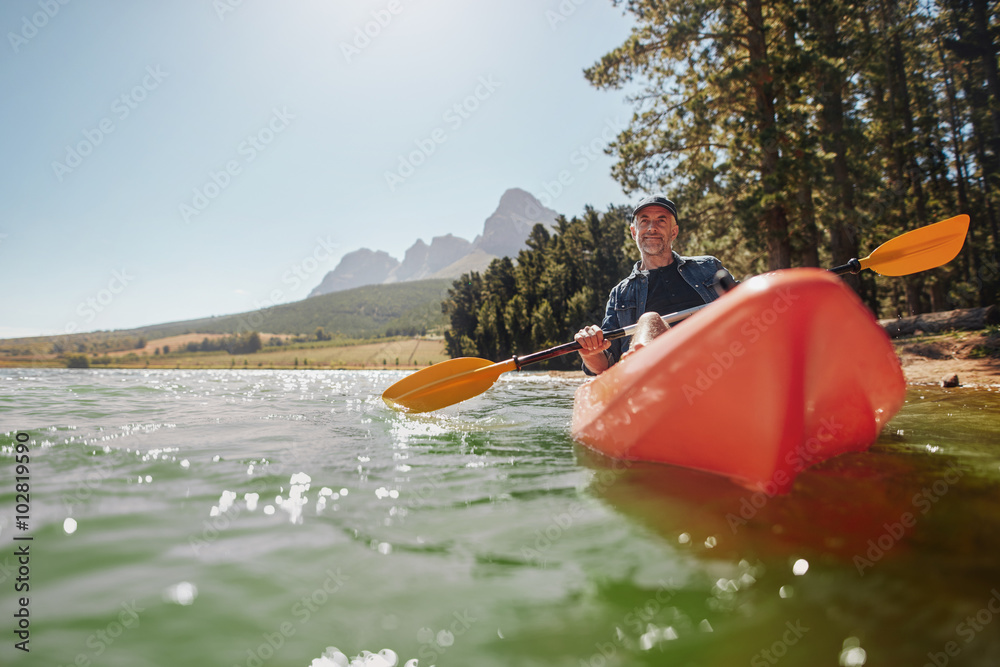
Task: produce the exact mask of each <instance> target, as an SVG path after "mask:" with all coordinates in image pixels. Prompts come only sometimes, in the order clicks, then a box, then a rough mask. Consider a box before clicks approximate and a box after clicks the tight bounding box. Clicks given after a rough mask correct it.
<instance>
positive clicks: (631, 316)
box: [583, 252, 725, 375]
mask: <svg viewBox="0 0 1000 667" xmlns="http://www.w3.org/2000/svg"><path fill="white" fill-rule="evenodd" d="M673 256H674V261H675V262H677V272H678V273H679V274H680V275H681V277H682V278H684V280H685V281H686V282H687V284H688V285H690V286H691V287H693V288H694V290H695V291H696V292H697V293H698V296H700V297H701V298H702V299H704V301H705V303H709V302H710V301H715V300H716V299H717V298H718V294H717V293H716V291H715V273H716V271H718V270H719V269H725V267H724V266H722V262H720V261H719V260H718V259H716V258H715V257H711V256H709V255H701V256H698V257H682V256H681V255H678V254H677V253H676V252H674V253H673ZM640 263H641V262H636V263H635V267H633V269H632V273H631V274H630V275H629V277H628V278H626V279H625V280H623V281H621V282H620V283H618V284H617V285H616V286H615V288H614V289H612V290H611V295H610V296H609V297H608V305H607V308H606V310H605V312H604V321H603V322H602V323H601V329H603V330H604V331H611V330H612V329H620V328H622V327H627V326H629V325H632V324H635V323H636V322H637V321H639V316H640V315H642V314H643V313H644V312H646V291H647V288H648V286H649V271H641V270H639V264H640ZM660 314H661V315H666V314H667V313H660ZM630 340H631V338H630V337H628V336H626V337H624V338H618V339H616V340H613V341H611V347H610V348H608V349H607V350H605V351H604V355H605V356H606V357H607V358H608V364H609V365H613V364H615V363H617V362H618V360H619V359H621V356H622V354H624V353H625V352H626V351H627V350H628V345H629V341H630ZM583 371H584V372H585V373H586V374H587V375H594V373H593V372H591V371H590V369H588V368H587V365H586V364H584V365H583Z"/></svg>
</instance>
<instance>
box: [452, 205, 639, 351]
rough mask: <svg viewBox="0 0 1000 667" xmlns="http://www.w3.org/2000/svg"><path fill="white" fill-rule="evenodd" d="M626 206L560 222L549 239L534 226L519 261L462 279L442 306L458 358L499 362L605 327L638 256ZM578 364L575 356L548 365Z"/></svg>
mask: <svg viewBox="0 0 1000 667" xmlns="http://www.w3.org/2000/svg"><path fill="white" fill-rule="evenodd" d="M628 217H629V209H628V208H627V207H623V206H619V207H611V208H610V209H609V210H608V211H607V212H605V213H600V212H598V211H596V210H594V209H593V208H589V207H588V208H587V209H586V210H585V211H584V213H583V215H582V216H580V217H579V218H573V219H572V220H566V219H565V218H560V219H558V220H557V221H556V227H555V229H554V231H553V232H552V233H550V232H549V231H548V230H547V229H546V228H545V227H544V226H543V225H540V224H539V225H535V227H534V228H533V229H532V231H531V234H530V235H529V236H528V239H527V246H528V247H527V249H525V250H522V251H520V252H519V253H518V256H517V262H516V263H515V262H514V261H513V260H511V258H509V257H503V258H501V259H495V260H493V262H492V263H490V265H489V267H488V268H487V269H486V270H485V271H484V272H483V273H482V274H480V273H478V272H471V273H467V274H465V275H463V276H462V277H461V278H460V279H459V280H456V281H455V282H454V283H453V285H452V287H451V289H449V290H448V296H447V298H446V299H445V300H444V302H443V303H442V310H443V311H444V313H445V315H446V316H447V318H448V320H449V322H450V328H449V329H447V330H446V331H445V345H446V347H447V351H448V354H449V355H450V356H452V357H469V356H473V357H486V358H488V359H500V358H503V357H510V356H511V355H513V354H515V353H519V354H524V353H527V352H530V351H534V350H539V349H542V348H547V347H552V346H554V345H558V344H560V343H565V342H566V341H568V340H572V335H573V333H575V332H576V331H577V330H579V328H580V327H581V326H582V325H583V324H588V323H594V322H596V323H600V321H601V319H602V318H603V316H604V304H605V302H606V301H607V298H608V291H609V290H610V288H611V287H612V286H613V285H614V284H616V283H617V282H618V281H619V280H621V279H622V278H623V277H624V276H626V275H628V273H629V271H630V270H631V266H632V264H633V262H635V260H636V259H637V258H638V251H637V250H636V249H635V247H634V245H632V242H631V239H630V238H629V236H628ZM548 363H549V365H550V367H553V368H571V367H576V366H578V365H579V358H577V357H576V355H566V356H563V357H559V358H556V359H553V360H552V361H550V362H548Z"/></svg>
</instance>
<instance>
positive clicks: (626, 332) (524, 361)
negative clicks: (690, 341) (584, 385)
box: [514, 304, 708, 370]
mask: <svg viewBox="0 0 1000 667" xmlns="http://www.w3.org/2000/svg"><path fill="white" fill-rule="evenodd" d="M707 305H708V304H703V305H701V306H695V307H694V308H688V309H687V310H679V311H677V312H676V313H670V314H669V315H661V316H660V319H662V320H663V321H664V322H666V323H667V324H673V323H674V322H680V321H681V320H683V319H684V318H686V317H688V316H690V315H693V314H695V313H696V312H698V311H699V310H701V309H702V308H704V307H705V306H707ZM637 327H638V325H637V324H630V325H629V326H627V327H622V328H621V329H613V330H611V331H605V332H603V333H604V340H615V339H616V338H624V337H625V336H631V335H632V334H633V333H635V330H636V328H637ZM579 349H580V343H578V342H576V341H573V342H572V343H563V344H562V345H556V346H555V347H550V348H549V349H547V350H542V351H541V352H534V353H532V354H526V355H524V356H523V357H519V356H517V355H516V354H515V355H514V365H515V366H517V370H521V367H522V366H527V365H528V364H535V363H538V362H539V361H546V360H548V359H552V358H553V357H559V356H562V355H564V354H569V353H570V352H575V351H576V350H579Z"/></svg>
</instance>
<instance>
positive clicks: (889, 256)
mask: <svg viewBox="0 0 1000 667" xmlns="http://www.w3.org/2000/svg"><path fill="white" fill-rule="evenodd" d="M968 229H969V216H967V215H959V216H956V217H954V218H949V219H948V220H944V221H942V222H937V223H934V224H932V225H927V226H926V227H920V228H918V229H914V230H912V231H909V232H906V233H905V234H900V235H899V236H897V237H895V238H893V239H890V240H889V241H886V242H885V243H883V244H882V245H880V246H879V247H878V248H876V249H875V250H874V252H872V253H871V254H870V255H868V257H865V258H864V259H860V260H859V259H852V260H851V261H850V262H848V263H847V264H844V265H843V266H838V267H835V268H832V269H830V271H832V272H833V273H836V274H837V275H842V274H844V273H858V272H859V271H861V270H862V269H871V270H872V271H875V272H876V273H879V274H881V275H884V276H906V275H910V274H912V273H918V272H920V271H927V270H928V269H933V268H935V267H938V266H941V265H943V264H947V263H948V262H950V261H951V260H952V259H954V258H955V256H956V255H958V253H959V251H960V250H961V249H962V245H963V244H964V243H965V235H966V233H967V232H968ZM707 305H708V304H705V305H702V306H696V307H694V308H688V309H687V310H682V311H680V312H676V313H671V314H669V315H663V316H662V319H663V321H664V322H666V323H667V324H671V323H673V322H678V321H680V320H683V319H684V318H686V317H688V316H689V315H691V314H693V313H694V312H696V311H698V310H701V309H702V308H704V307H705V306H707ZM636 326H637V325H635V324H633V325H631V326H627V327H623V328H621V329H615V330H613V331H605V332H604V338H605V339H607V340H614V339H616V338H623V337H625V336H631V335H632V334H633V333H634V332H635V329H636ZM579 349H580V344H579V343H578V342H576V341H573V342H572V343H565V344H563V345H558V346H556V347H552V348H549V349H547V350H542V351H541V352H535V353H533V354H529V355H526V356H523V357H518V356H517V355H515V356H514V358H512V359H508V360H507V361H501V362H499V363H493V362H492V361H488V360H486V359H478V358H476V357H459V358H457V359H448V360H446V361H442V362H440V363H437V364H434V365H432V366H428V367H427V368H424V369H421V370H419V371H417V372H415V373H412V374H410V375H407V376H406V377H405V378H403V379H402V380H400V381H399V382H396V383H395V384H393V385H392V386H391V387H389V388H388V389H386V390H385V391H384V392H383V393H382V400H384V401H385V402H386V405H389V406H390V407H393V408H399V409H403V410H406V411H408V412H430V411H432V410H440V409H441V408H445V407H448V406H449V405H454V404H455V403H461V402H462V401H464V400H467V399H470V398H472V397H474V396H478V395H479V394H481V393H483V392H484V391H486V390H487V389H489V388H490V387H492V386H493V384H494V383H495V382H496V381H497V378H499V377H500V375H502V374H503V373H506V372H507V371H513V370H520V369H521V367H522V366H526V365H528V364H534V363H537V362H539V361H545V360H547V359H552V358H553V357H558V356H560V355H563V354H568V353H569V352H574V351H576V350H579Z"/></svg>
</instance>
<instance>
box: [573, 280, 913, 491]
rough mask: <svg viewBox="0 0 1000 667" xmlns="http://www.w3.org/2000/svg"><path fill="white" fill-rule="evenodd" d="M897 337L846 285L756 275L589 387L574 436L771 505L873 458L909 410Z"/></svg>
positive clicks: (576, 411)
mask: <svg viewBox="0 0 1000 667" xmlns="http://www.w3.org/2000/svg"><path fill="white" fill-rule="evenodd" d="M905 389H906V382H905V380H904V378H903V373H902V369H901V368H900V365H899V360H898V358H897V357H896V354H895V351H894V350H893V347H892V344H891V343H890V341H889V338H888V336H887V335H886V334H885V332H884V331H883V330H882V328H881V327H879V325H878V323H877V322H876V321H875V319H874V317H873V316H872V314H871V313H870V312H869V311H868V309H867V308H865V306H864V305H863V304H862V303H861V301H860V300H859V299H858V298H857V296H856V295H855V294H854V292H853V291H851V289H850V288H849V287H847V286H846V285H845V284H844V283H843V282H842V281H841V279H840V278H838V277H836V276H834V275H833V274H831V273H830V272H828V271H823V270H820V269H788V270H784V271H776V272H774V273H769V274H765V275H762V276H757V277H755V278H751V279H750V280H748V281H746V282H744V283H742V284H740V285H739V286H737V287H736V288H735V289H733V290H732V291H731V292H728V293H727V294H726V295H725V296H723V297H721V298H720V299H719V300H718V301H716V302H714V303H713V304H711V305H710V306H709V307H707V308H705V309H704V310H701V311H699V312H697V313H695V314H694V315H692V316H691V317H690V318H688V319H687V320H685V321H684V322H683V323H682V324H680V325H679V326H677V327H676V328H674V329H671V330H670V331H668V332H667V333H665V334H663V335H662V336H660V337H659V338H657V339H656V340H655V341H653V342H652V343H651V344H650V345H648V346H647V347H645V348H643V349H641V350H639V351H637V352H635V353H634V354H633V355H631V356H629V357H628V358H626V359H625V360H623V361H622V362H620V363H618V364H616V365H614V366H612V367H611V368H610V369H609V370H608V371H605V372H604V373H602V374H601V375H599V376H597V377H596V378H594V379H593V380H591V381H589V382H587V383H586V384H584V385H582V386H581V387H580V388H579V389H577V392H576V400H575V403H574V406H573V421H572V434H573V437H574V438H575V439H576V440H578V441H579V442H581V443H583V444H585V445H587V446H589V447H591V448H593V449H595V450H597V451H599V452H602V453H603V454H606V455H607V456H611V457H614V458H618V459H627V460H635V461H653V462H659V463H669V464H673V465H678V466H684V467H687V468H694V469H697V470H703V471H706V472H711V473H716V474H719V475H724V476H727V477H729V478H731V479H732V480H733V481H734V482H737V483H738V484H742V485H743V486H745V487H747V488H749V489H753V490H755V491H756V490H760V491H764V492H766V493H768V494H774V493H785V492H787V491H788V490H789V489H790V488H791V486H792V483H793V482H794V480H795V476H796V475H797V474H798V473H799V472H801V471H802V470H804V469H805V468H807V467H809V466H811V465H814V464H816V463H819V462H820V461H823V460H826V459H828V458H830V457H832V456H836V455H837V454H842V453H844V452H857V451H863V450H865V449H867V448H868V446H869V445H870V444H871V443H872V442H873V441H874V440H875V439H876V438H877V437H878V434H879V431H880V430H881V429H882V427H883V426H884V425H885V424H886V422H888V421H889V419H891V418H892V417H893V416H894V415H895V414H896V412H897V411H899V409H900V407H902V405H903V397H904V393H905Z"/></svg>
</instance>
